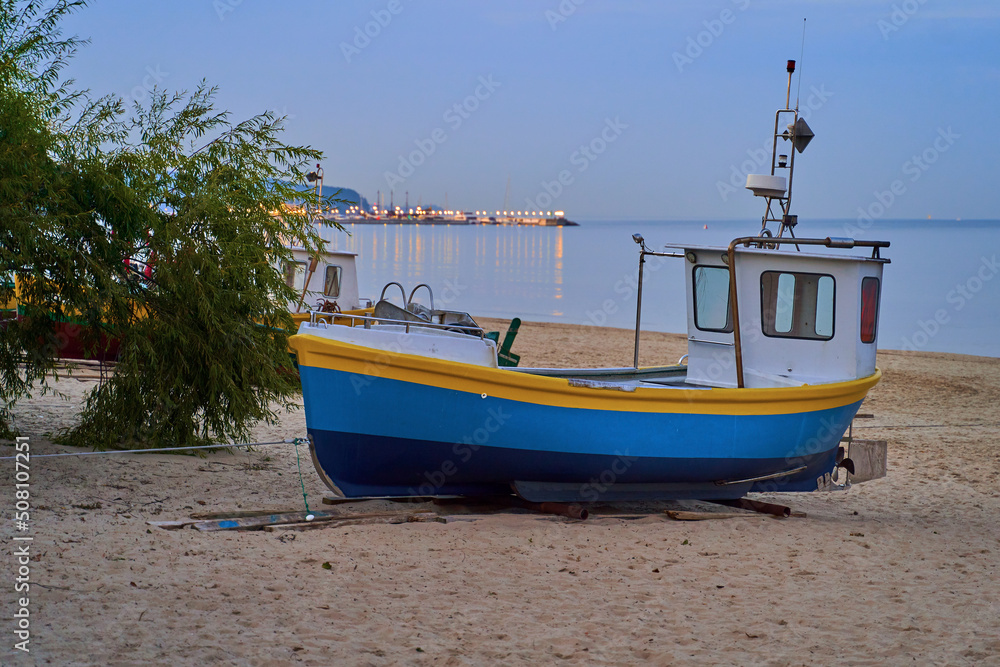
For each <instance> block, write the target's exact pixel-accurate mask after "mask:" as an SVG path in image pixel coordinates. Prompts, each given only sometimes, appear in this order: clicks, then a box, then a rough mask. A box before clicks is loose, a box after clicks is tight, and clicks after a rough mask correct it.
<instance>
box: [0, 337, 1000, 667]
mask: <svg viewBox="0 0 1000 667" xmlns="http://www.w3.org/2000/svg"><path fill="white" fill-rule="evenodd" d="M487 324H488V325H490V324H492V325H494V326H496V323H494V322H489V321H487ZM684 348H685V345H684V340H683V338H682V337H680V336H675V335H668V334H656V333H644V334H643V363H654V362H660V363H663V362H673V361H675V360H676V359H677V358H678V357H679V356H680V355H682V354H683V353H684V351H685V350H684ZM514 351H515V352H518V353H519V354H521V355H522V365H550V364H551V365H569V366H586V365H618V364H629V363H630V361H631V358H632V348H631V333H630V332H628V331H620V330H609V329H598V328H593V327H578V326H564V325H553V324H535V323H526V324H525V325H524V326H523V327H522V330H521V334H520V335H519V337H518V339H517V342H516V344H515V346H514ZM879 365H880V367H881V368H882V369H883V371H884V379H883V381H882V383H881V384H880V385H878V386H877V387H876V388H875V389H874V390H873V391H872V393H871V395H870V397H869V399H868V402H867V403H866V405H865V407H864V408H863V409H862V411H863V412H871V413H874V415H875V418H874V419H872V420H868V422H867V423H865V424H864V428H863V429H859V430H858V432H857V434H858V435H860V436H863V437H868V438H876V439H885V440H888V441H889V456H890V458H889V475H888V477H886V478H884V479H880V480H875V481H873V482H870V483H867V484H863V485H857V486H855V487H853V488H852V489H851V490H850V491H848V492H846V493H836V494H785V495H782V494H770V495H766V496H760V497H761V498H762V499H765V500H770V501H774V502H780V503H784V504H787V505H790V506H791V507H792V508H793V509H795V510H799V511H804V512H806V513H807V515H808V516H807V517H806V518H789V519H776V518H771V517H763V516H754V517H752V518H736V519H727V520H716V521H699V522H681V521H672V520H670V519H668V518H666V517H665V516H664V515H663V514H662V512H659V511H650V512H647V513H645V514H640V515H639V516H638V517H633V518H628V519H624V518H609V517H607V516H595V517H591V519H589V520H587V521H586V522H579V521H573V520H569V519H564V518H560V517H550V516H544V515H536V514H530V513H512V512H502V513H497V514H494V515H489V516H486V517H485V518H481V519H479V520H477V521H471V522H456V523H448V524H439V523H407V524H402V525H362V526H349V527H343V528H329V529H324V530H315V531H309V532H298V533H294V532H273V533H268V532H262V531H258V532H217V533H207V532H199V531H196V530H190V529H181V530H174V531H167V530H162V529H158V528H151V527H150V526H148V525H147V524H146V521H147V520H166V519H182V518H185V517H188V516H189V515H190V514H191V513H192V512H206V511H216V512H218V511H227V510H259V509H291V510H301V509H302V508H303V498H302V490H301V488H300V482H299V476H298V473H297V468H296V453H295V450H294V448H292V447H289V446H280V447H267V448H261V449H259V450H258V451H254V452H250V453H247V452H238V453H234V454H227V453H216V454H212V455H210V456H207V457H204V458H198V457H193V456H177V455H166V454H157V455H135V454H125V455H114V456H87V457H67V458H54V459H34V460H32V461H31V497H32V505H33V510H32V520H33V521H32V524H31V531H30V534H31V535H33V536H34V542H32V543H31V552H32V554H34V555H33V558H32V561H31V564H30V569H31V575H30V576H31V579H32V582H33V584H32V588H31V590H30V605H29V609H30V614H31V616H30V621H31V626H30V628H31V643H30V645H29V646H30V648H31V653H30V654H28V655H24V654H20V653H19V652H16V651H13V650H12V649H11V647H12V646H13V644H14V642H15V641H17V640H16V638H15V637H14V635H13V624H12V621H11V620H10V619H11V618H12V615H13V613H14V610H15V608H16V606H15V605H16V602H15V598H16V597H17V596H16V595H15V594H14V593H13V592H12V589H13V585H14V582H13V580H14V577H15V574H14V573H15V571H16V561H15V558H14V556H13V550H14V546H13V545H14V542H13V541H12V536H13V535H14V534H15V531H14V527H13V521H12V520H11V518H10V517H11V513H12V511H13V504H14V500H13V499H12V498H13V492H12V490H11V489H12V487H13V483H14V481H13V462H11V461H3V462H2V464H3V465H2V470H3V472H2V474H0V483H2V485H3V488H4V489H6V491H4V492H3V494H2V496H3V497H4V498H6V500H5V501H4V502H5V503H6V504H7V505H6V507H7V509H5V512H4V522H3V526H2V531H3V533H2V539H3V544H4V555H3V559H4V561H5V563H6V564H7V566H6V567H4V568H3V572H5V573H6V575H5V576H6V577H7V578H8V582H9V583H8V584H5V585H4V586H3V588H4V590H5V591H6V592H5V593H4V594H3V595H2V599H3V605H4V606H3V615H4V616H3V617H4V619H5V620H4V621H3V627H4V633H3V636H4V638H5V642H6V645H5V646H4V647H3V649H2V650H3V653H2V655H3V656H4V658H3V662H4V663H5V664H14V663H15V661H16V663H23V664H31V663H38V664H44V663H48V662H51V663H52V664H95V665H97V664H100V665H105V664H141V663H160V664H168V663H169V664H215V663H217V664H254V665H258V664H259V665H265V664H267V665H271V664H299V663H301V664H309V665H330V664H334V665H341V664H343V665H355V664H357V665H399V664H407V665H409V664H412V665H481V664H502V665H534V664H551V663H558V664H588V665H589V664H638V663H643V664H699V665H701V664H740V665H747V664H754V665H813V664H830V663H834V662H838V663H844V664H883V663H885V664H958V665H961V664H976V665H983V664H1000V623H998V619H1000V581H998V574H1000V573H998V572H997V565H998V561H1000V556H998V553H1000V526H998V518H1000V485H998V482H1000V456H998V452H1000V450H998V445H1000V437H998V433H1000V411H998V409H997V407H996V406H997V404H998V401H1000V359H990V358H981V357H966V356H959V355H949V354H929V353H920V354H918V353H901V352H891V351H888V352H880V354H879ZM91 386H92V381H83V382H81V381H78V380H73V379H70V380H63V381H60V382H59V384H58V387H59V389H60V390H61V391H63V392H64V393H65V394H67V395H68V397H69V398H68V400H60V399H56V398H53V397H51V396H50V397H42V398H36V399H33V400H31V401H28V402H25V403H24V404H23V405H21V406H20V407H19V408H18V421H17V425H18V426H19V427H20V428H21V430H22V433H23V434H24V435H27V436H29V438H30V440H29V442H30V446H31V452H32V453H33V454H44V453H53V452H60V451H70V450H69V448H66V447H60V446H56V445H53V444H52V443H51V442H50V441H49V440H48V439H47V438H46V436H45V434H46V433H49V432H52V431H53V430H54V429H57V428H60V427H63V426H67V425H69V424H71V423H72V422H73V418H74V413H75V411H76V410H77V408H78V406H79V401H80V400H81V398H82V397H83V396H84V394H85V392H86V391H87V390H88V389H89V388H90V387H91ZM304 423H305V422H304V417H303V415H302V413H301V412H297V413H293V414H290V415H287V416H286V417H284V418H283V419H282V422H281V424H280V425H278V426H275V427H262V428H259V429H258V430H257V432H256V433H255V437H256V439H257V440H259V441H265V440H280V439H283V438H287V437H294V436H299V435H304V431H305V428H304ZM11 452H12V448H11V447H7V446H3V447H0V455H4V456H8V455H10V453H11ZM301 453H302V454H303V461H302V464H303V479H304V483H305V488H306V491H307V493H308V499H309V503H310V507H311V508H313V509H316V508H320V507H321V506H320V499H321V497H322V496H323V495H324V493H325V492H326V490H325V488H324V487H323V486H322V483H321V482H320V480H319V478H318V477H317V475H316V473H315V472H314V471H313V469H312V465H311V462H310V460H309V458H308V453H307V452H306V451H305V449H304V448H303V449H302V451H301ZM17 534H20V535H24V533H17ZM324 563H328V564H329V569H327V568H324V567H323V564H324ZM15 654H17V655H15Z"/></svg>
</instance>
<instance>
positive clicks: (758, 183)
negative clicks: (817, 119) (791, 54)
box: [746, 60, 814, 238]
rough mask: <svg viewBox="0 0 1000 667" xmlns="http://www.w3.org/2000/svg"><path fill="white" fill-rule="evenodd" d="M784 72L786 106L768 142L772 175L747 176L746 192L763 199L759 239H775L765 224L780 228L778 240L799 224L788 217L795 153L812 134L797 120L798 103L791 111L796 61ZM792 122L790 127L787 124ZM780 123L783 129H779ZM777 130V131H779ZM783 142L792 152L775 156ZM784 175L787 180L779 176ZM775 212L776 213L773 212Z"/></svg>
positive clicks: (795, 218)
mask: <svg viewBox="0 0 1000 667" xmlns="http://www.w3.org/2000/svg"><path fill="white" fill-rule="evenodd" d="M785 70H786V71H787V72H788V85H787V88H786V90H785V106H784V108H782V109H778V110H777V111H776V112H775V114H774V133H773V135H772V140H771V173H770V175H766V174H749V175H748V176H747V185H746V187H747V189H748V190H751V191H752V192H753V193H754V195H756V196H758V197H763V198H764V199H765V201H766V205H765V208H764V216H763V217H762V218H761V231H760V236H762V237H768V236H774V234H772V233H771V230H770V229H768V228H767V223H769V222H776V223H778V224H779V227H778V233H777V236H778V237H779V238H781V237H782V236H784V235H785V232H786V231H787V232H788V235H789V236H791V237H794V236H795V233H794V231H793V228H794V227H795V225H796V224H797V223H798V216H796V215H792V214H791V213H790V211H791V206H792V181H793V175H794V173H795V153H796V152H799V153H801V152H802V151H804V150H805V148H806V146H807V145H808V144H809V142H810V141H812V138H813V136H814V135H813V131H812V129H810V127H809V125H808V124H807V123H806V121H805V119H804V118H800V117H799V103H798V100H796V102H795V107H794V108H792V107H791V101H792V74H793V73H794V72H795V61H794V60H789V61H788V63H787V65H786V67H785ZM788 120H791V122H790V123H788V122H787V121H788ZM782 122H785V123H786V125H785V127H784V128H783V129H780V128H781V124H782ZM779 129H780V131H779ZM779 139H784V140H785V141H789V142H791V148H792V150H790V151H789V152H788V153H787V154H785V153H780V154H779V153H778V140H779ZM785 173H787V177H786V176H784V175H782V174H785ZM775 208H776V209H777V210H775Z"/></svg>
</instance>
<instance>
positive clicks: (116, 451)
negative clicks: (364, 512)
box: [0, 438, 309, 473]
mask: <svg viewBox="0 0 1000 667" xmlns="http://www.w3.org/2000/svg"><path fill="white" fill-rule="evenodd" d="M307 442H309V440H308V439H307V438H288V439H287V440H275V441H274V442H245V443H243V444H238V445H223V444H219V445H195V446H191V447H156V448H153V449H107V450H103V451H100V452H62V453H60V454H32V455H31V458H33V459H46V458H54V457H57V456H98V455H101V454H145V453H152V454H156V453H162V452H182V451H186V450H191V449H227V448H233V449H241V448H243V447H266V446H268V445H295V446H296V447H295V457H296V459H298V453H299V450H298V445H300V444H303V443H307ZM14 458H16V457H15V456H0V461H9V460H11V459H14ZM299 470H300V473H301V466H300V467H299Z"/></svg>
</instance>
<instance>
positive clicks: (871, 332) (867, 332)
mask: <svg viewBox="0 0 1000 667" xmlns="http://www.w3.org/2000/svg"><path fill="white" fill-rule="evenodd" d="M878 297H879V280H878V278H873V277H868V278H864V279H863V280H862V281H861V342H862V343H874V342H875V334H876V332H877V331H878Z"/></svg>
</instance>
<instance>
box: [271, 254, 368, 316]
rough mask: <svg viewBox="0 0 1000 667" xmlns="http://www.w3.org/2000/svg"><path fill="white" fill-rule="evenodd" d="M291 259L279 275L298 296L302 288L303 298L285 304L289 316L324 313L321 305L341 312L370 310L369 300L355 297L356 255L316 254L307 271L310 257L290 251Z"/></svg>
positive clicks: (356, 294) (356, 284) (356, 291)
mask: <svg viewBox="0 0 1000 667" xmlns="http://www.w3.org/2000/svg"><path fill="white" fill-rule="evenodd" d="M292 256H293V259H292V260H291V261H286V262H284V264H283V266H282V273H283V274H284V276H285V283H286V284H287V285H288V286H289V287H291V288H292V289H293V290H295V291H296V293H298V294H299V295H300V296H301V295H302V290H303V288H305V298H304V299H302V305H301V307H299V299H298V298H296V299H295V300H294V301H289V302H288V310H289V311H290V312H292V313H295V312H302V313H304V312H307V311H308V310H309V309H311V308H313V309H317V310H323V307H322V306H323V305H324V304H332V303H333V302H336V303H337V306H338V307H339V308H340V310H341V311H346V310H357V309H359V308H364V307H368V306H371V301H370V300H368V299H364V300H362V299H361V298H360V297H359V296H358V269H357V264H356V263H355V258H356V257H357V253H353V252H344V251H340V250H328V251H325V252H322V253H319V256H318V258H317V261H316V265H315V267H314V268H313V269H312V270H310V267H311V263H312V256H311V255H310V253H308V252H307V251H305V250H303V249H301V248H293V249H292Z"/></svg>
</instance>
